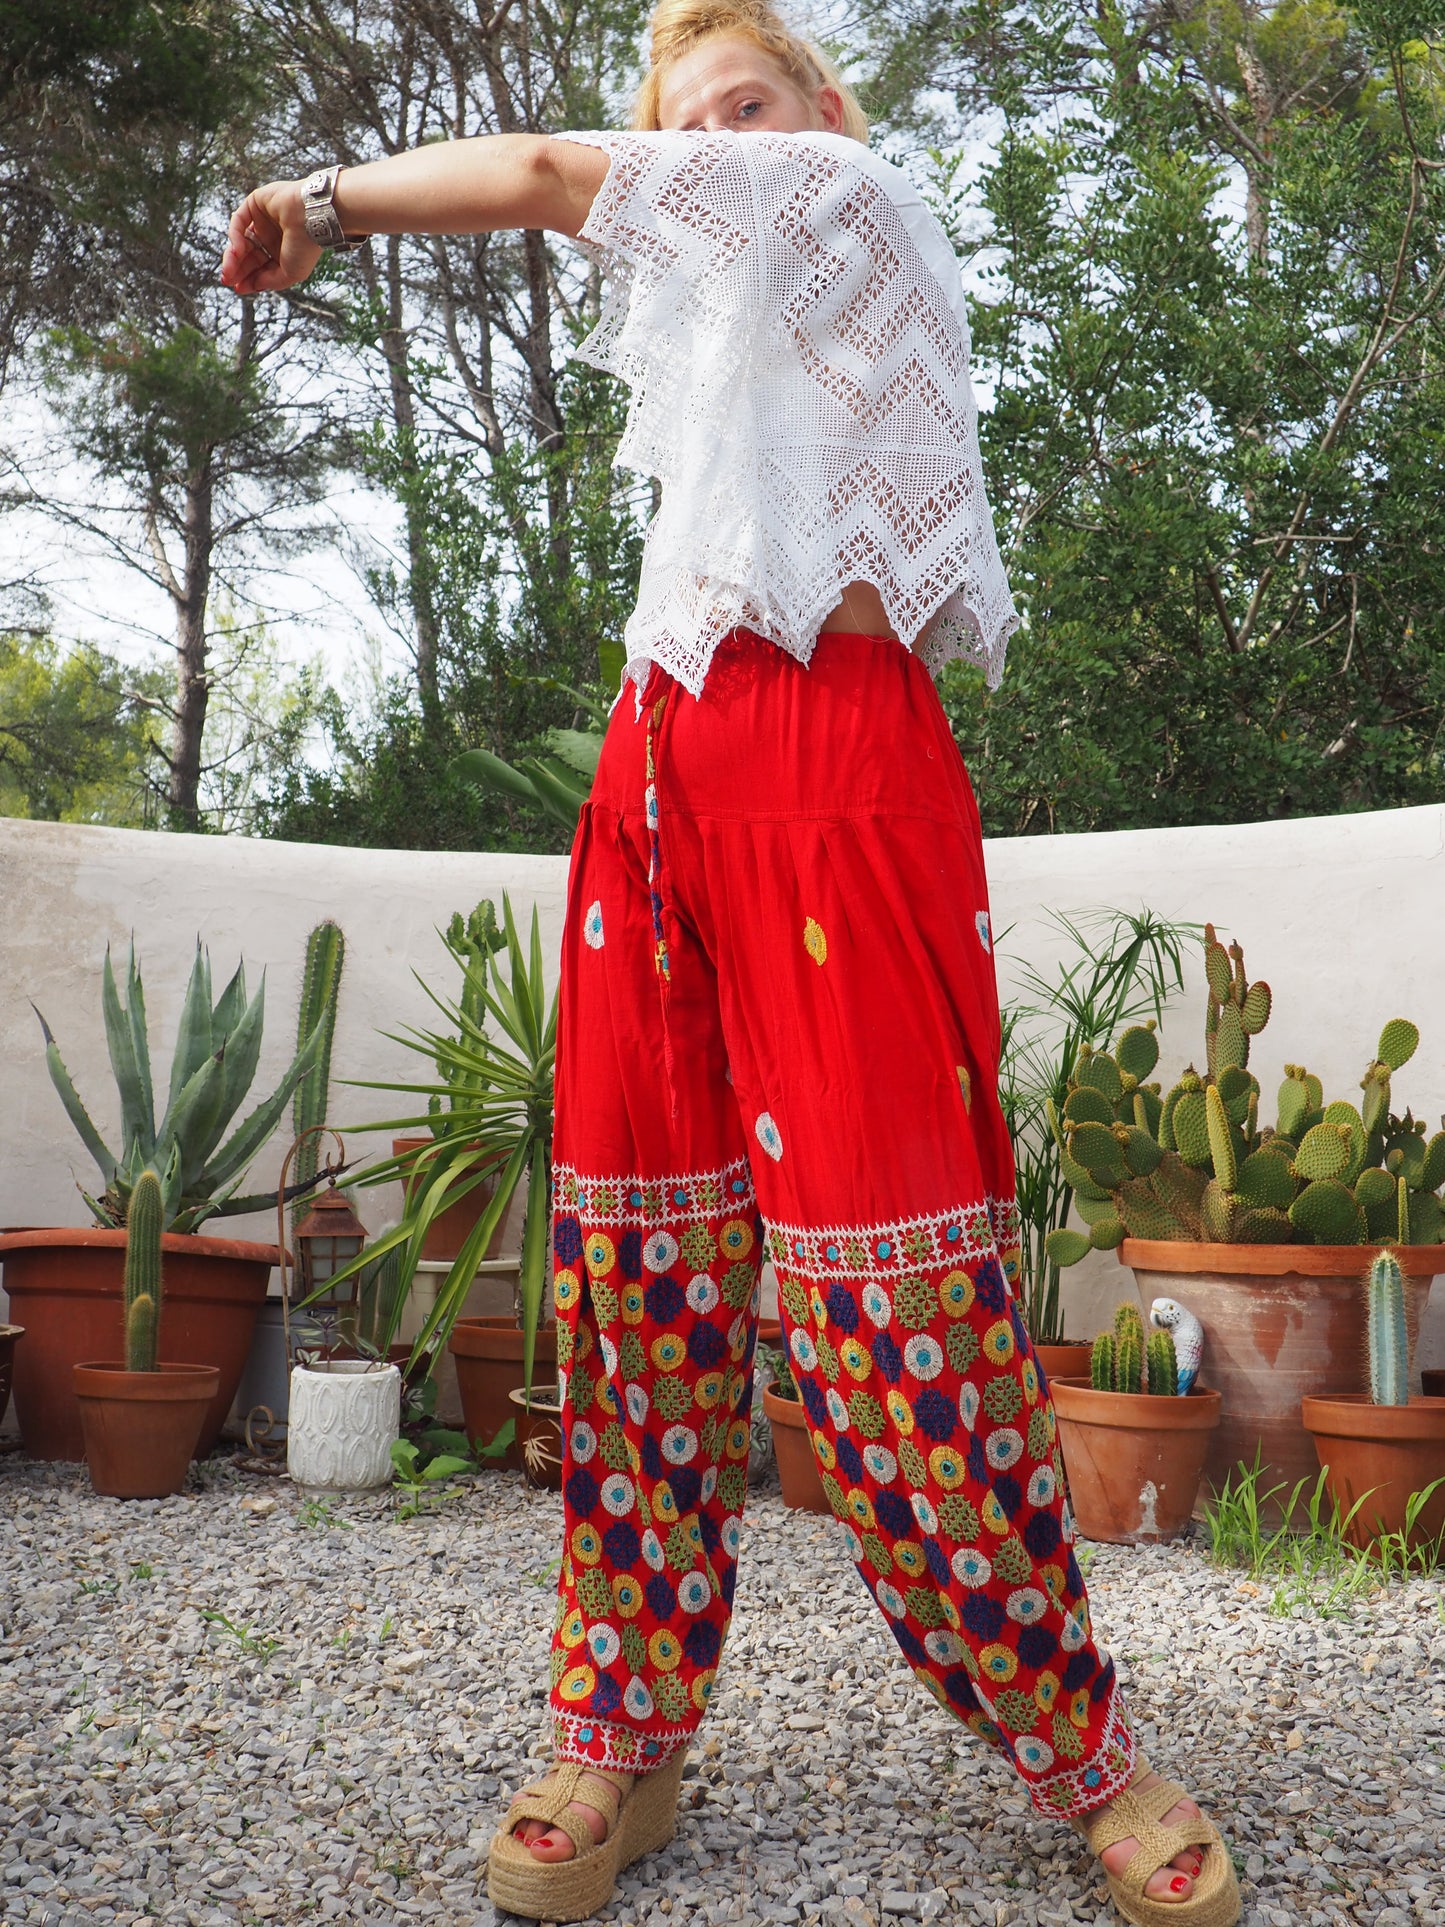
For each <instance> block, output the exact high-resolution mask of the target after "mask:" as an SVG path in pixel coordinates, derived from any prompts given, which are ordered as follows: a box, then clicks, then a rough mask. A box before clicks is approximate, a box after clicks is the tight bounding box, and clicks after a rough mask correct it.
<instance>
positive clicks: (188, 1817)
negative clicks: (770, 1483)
mask: <svg viewBox="0 0 1445 1927" xmlns="http://www.w3.org/2000/svg"><path fill="white" fill-rule="evenodd" d="M195 1486H196V1489H195V1490H194V1491H192V1492H189V1493H188V1494H187V1495H185V1496H184V1497H181V1498H177V1499H170V1500H165V1501H162V1502H157V1503H154V1504H129V1505H121V1504H117V1503H114V1502H109V1501H106V1500H100V1499H96V1498H94V1497H93V1496H92V1495H91V1493H90V1490H89V1487H88V1484H87V1482H86V1478H85V1473H84V1471H83V1470H82V1469H80V1468H77V1467H71V1466H60V1467H56V1466H41V1465H32V1464H30V1463H29V1462H27V1461H25V1460H24V1459H22V1458H20V1457H19V1456H17V1455H7V1456H6V1457H4V1458H3V1459H0V1918H3V1921H4V1923H5V1927H21V1923H31V1922H48V1923H66V1927H69V1924H70V1923H79V1922H111V1921H114V1922H137V1921H141V1920H149V1919H159V1920H164V1921H172V1922H191V1923H195V1927H223V1923H224V1927H232V1924H233V1923H250V1922H292V1921H296V1922H301V1921H306V1922H312V1921H326V1920H339V1921H343V1922H353V1921H356V1922H361V1921H374V1922H398V1921H404V1920H424V1921H428V1922H435V1923H437V1924H438V1927H441V1924H442V1923H452V1922H456V1923H461V1922H467V1923H471V1922H477V1923H489V1922H491V1921H492V1920H493V1919H494V1914H493V1910H492V1908H491V1907H490V1906H489V1904H488V1903H487V1901H486V1899H485V1898H484V1897H483V1896H482V1895H481V1894H480V1893H479V1890H478V1873H479V1869H480V1867H481V1865H482V1861H483V1856H484V1852H485V1846H486V1841H487V1838H488V1836H489V1834H490V1832H491V1828H492V1820H493V1814H494V1812H495V1810H496V1808H497V1806H498V1804H499V1802H501V1801H502V1800H503V1799H504V1798H505V1797H506V1796H507V1794H508V1793H509V1792H510V1791H511V1790H512V1789H513V1788H514V1787H515V1786H516V1785H517V1784H519V1783H520V1778H521V1777H522V1774H521V1772H520V1771H519V1767H520V1763H521V1762H522V1760H523V1757H524V1756H525V1755H527V1754H529V1753H532V1754H536V1753H539V1752H540V1751H541V1731H542V1718H543V1709H544V1676H543V1664H544V1658H545V1646H546V1637H547V1628H548V1625H549V1620H550V1608H551V1599H552V1574H553V1570H554V1568H553V1563H552V1562H553V1558H554V1553H555V1548H556V1544H557V1539H558V1522H559V1518H560V1503H559V1502H558V1501H555V1500H552V1499H550V1498H541V1497H539V1496H538V1495H536V1494H533V1493H529V1492H528V1491H526V1490H525V1488H524V1487H523V1486H522V1484H521V1482H520V1480H519V1479H517V1478H515V1477H514V1476H512V1475H509V1474H489V1475H487V1476H485V1477H484V1479H483V1480H482V1481H481V1482H479V1483H478V1484H476V1485H474V1486H472V1487H470V1488H468V1489H467V1490H466V1491H465V1492H464V1493H463V1495H462V1496H460V1497H459V1498H456V1499H454V1500H452V1501H450V1502H449V1503H448V1504H447V1505H446V1507H445V1509H443V1510H441V1511H439V1512H437V1513H436V1514H434V1515H433V1516H430V1517H426V1518H419V1519H413V1520H408V1521H399V1520H397V1519H396V1518H395V1517H394V1516H393V1512H392V1507H391V1503H390V1500H389V1499H388V1498H385V1497H378V1498H362V1499H345V1500H341V1501H338V1502H337V1503H335V1504H334V1505H333V1506H332V1507H330V1508H329V1509H323V1508H319V1507H317V1506H316V1505H308V1504H307V1503H306V1502H304V1501H303V1500H302V1499H301V1498H300V1495H299V1494H297V1493H296V1492H295V1491H294V1490H293V1489H292V1488H291V1487H290V1486H289V1485H288V1484H286V1483H285V1482H284V1481H279V1480H267V1479H262V1478H258V1477H255V1476H253V1475H248V1474H246V1473H243V1472H240V1471H238V1470H236V1469H235V1468H233V1467H232V1466H230V1465H229V1464H227V1463H225V1462H224V1461H220V1460H214V1461H212V1462H210V1463H209V1464H208V1465H207V1466H205V1467H204V1468H203V1469H202V1470H201V1471H200V1472H199V1473H198V1474H196V1475H195ZM258 1502H259V1504H258ZM248 1505H249V1507H254V1508H256V1509H248ZM1090 1583H1091V1587H1092V1590H1093V1596H1094V1601H1095V1607H1096V1612H1097V1617H1098V1620H1099V1623H1100V1626H1101V1628H1102V1630H1103V1633H1104V1636H1105V1638H1106V1639H1107V1641H1108V1643H1109V1644H1110V1645H1111V1646H1112V1648H1113V1650H1114V1651H1115V1653H1116V1655H1117V1656H1118V1659H1119V1662H1120V1668H1121V1671H1122V1673H1123V1675H1124V1677H1125V1678H1126V1680H1128V1681H1130V1682H1131V1684H1132V1689H1133V1691H1132V1699H1133V1705H1134V1709H1135V1714H1136V1718H1137V1719H1138V1721H1139V1723H1140V1725H1141V1728H1142V1731H1143V1736H1144V1739H1145V1742H1146V1745H1147V1746H1148V1748H1149V1751H1150V1753H1151V1754H1152V1755H1153V1756H1154V1757H1155V1759H1156V1760H1157V1762H1158V1763H1159V1764H1161V1765H1165V1766H1167V1767H1169V1768H1171V1769H1173V1770H1175V1771H1177V1772H1178V1773H1180V1774H1181V1776H1182V1777H1185V1778H1187V1779H1189V1780H1190V1781H1191V1782H1192V1784H1193V1785H1194V1787H1195V1788H1196V1789H1197V1790H1198V1792H1199V1793H1200V1794H1201V1795H1202V1797H1203V1798H1204V1800H1205V1802H1206V1803H1207V1804H1208V1806H1209V1807H1210V1808H1211V1809H1212V1810H1213V1812H1214V1813H1215V1814H1216V1816H1217V1817H1218V1818H1219V1819H1220V1820H1221V1822H1222V1823H1223V1825H1224V1827H1225V1829H1226V1831H1227V1833H1228V1834H1229V1836H1230V1838H1231V1839H1232V1842H1233V1845H1234V1849H1235V1852H1236V1855H1237V1858H1238V1862H1239V1866H1240V1870H1241V1874H1242V1876H1243V1879H1244V1883H1245V1885H1244V1891H1245V1909H1246V1912H1245V1918H1246V1921H1247V1922H1250V1923H1252V1927H1276V1924H1277V1927H1286V1923H1294V1922H1307V1923H1311V1927H1314V1924H1315V1923H1319V1924H1321V1927H1322V1924H1323V1923H1327V1922H1334V1921H1351V1922H1373V1923H1375V1927H1406V1923H1409V1922H1415V1921H1421V1922H1429V1923H1441V1924H1442V1927H1445V1879H1442V1854H1441V1838H1442V1834H1445V1614H1442V1600H1441V1592H1440V1589H1439V1587H1438V1586H1436V1585H1434V1584H1426V1583H1424V1582H1421V1581H1415V1582H1411V1583H1409V1584H1406V1585H1400V1584H1396V1585H1394V1586H1392V1587H1391V1588H1390V1589H1389V1590H1388V1592H1384V1593H1380V1594H1377V1595H1376V1597H1375V1598H1373V1599H1371V1600H1368V1601H1366V1602H1363V1603H1361V1604H1359V1605H1356V1606H1354V1607H1353V1608H1352V1609H1351V1610H1350V1612H1349V1614H1348V1616H1346V1617H1343V1618H1330V1619H1324V1618H1320V1617H1318V1616H1310V1617H1299V1618H1287V1617H1281V1616H1278V1615H1275V1614H1272V1613H1271V1611H1270V1600H1269V1597H1268V1595H1267V1594H1265V1593H1259V1592H1257V1591H1256V1590H1254V1589H1249V1588H1246V1587H1244V1586H1242V1585H1241V1583H1240V1581H1239V1579H1238V1576H1237V1575H1235V1574H1230V1573H1219V1572H1216V1571H1214V1570H1213V1569H1212V1568H1211V1567H1210V1566H1209V1565H1208V1564H1207V1563H1206V1561H1205V1560H1204V1558H1203V1557H1202V1555H1201V1554H1200V1552H1199V1551H1198V1550H1197V1549H1196V1548H1192V1547H1189V1546H1176V1547H1169V1548H1165V1549H1159V1550H1153V1551H1149V1552H1130V1551H1125V1550H1120V1549H1114V1548H1108V1547H1101V1548H1098V1549H1097V1551H1096V1553H1095V1555H1094V1559H1093V1564H1092V1567H1091V1570H1090ZM721 1684H722V1686H723V1689H724V1690H723V1691H722V1693H721V1698H720V1701H719V1703H718V1705H717V1708H716V1710H715V1711H714V1712H713V1713H712V1715H711V1716H710V1717H709V1720H708V1723H707V1726H706V1727H705V1729H704V1739H703V1742H702V1744H701V1745H700V1747H699V1748H698V1749H696V1751H695V1755H694V1761H693V1764H692V1766H691V1767H690V1769H689V1772H690V1775H691V1776H692V1777H690V1778H689V1779H688V1781H687V1783H686V1792H685V1797H684V1807H685V1811H684V1814H683V1817H682V1822H681V1827H680V1831H679V1835H678V1838H677V1840H676V1841H675V1842H674V1843H673V1845H672V1846H671V1847H670V1848H669V1849H668V1850H667V1851H666V1852H665V1853H662V1854H659V1855H656V1856H654V1857H653V1858H651V1859H650V1860H647V1861H644V1862H642V1863H640V1864H639V1866H638V1867H636V1868H634V1869H633V1870H632V1871H631V1872H630V1873H629V1874H627V1875H625V1876H624V1879H623V1882H622V1884H621V1886H620V1888H619V1891H618V1894H617V1897H616V1898H615V1900H614V1901H613V1903H612V1905H611V1907H610V1908H609V1910H608V1912H607V1914H606V1916H605V1917H606V1919H608V1920H609V1921H611V1922H614V1923H618V1927H621V1924H622V1923H627V1924H628V1927H644V1923H646V1927H662V1924H663V1923H667V1927H679V1923H681V1922H687V1923H689V1924H690V1927H691V1924H692V1923H699V1924H700V1923H704V1922H706V1923H708V1924H709V1927H711V1923H715V1922H720V1921H757V1922H763V1921H777V1922H800V1923H811V1922H824V1923H828V1927H854V1924H855V1923H856V1927H867V1924H868V1923H871V1924H872V1927H890V1924H891V1927H908V1923H909V1922H911V1921H914V1920H921V1921H927V1920H943V1921H949V1922H954V1921H957V1922H960V1923H964V1924H965V1927H973V1923H978V1924H979V1927H1011V1924H1012V1923H1015V1922H1019V1923H1029V1927H1033V1923H1036V1922H1037V1923H1042V1924H1043V1927H1064V1924H1065V1923H1067V1922H1070V1921H1096V1920H1097V1921H1106V1920H1111V1919H1112V1918H1113V1916H1112V1914H1111V1912H1110V1910H1109V1909H1108V1907H1107V1904H1106V1901H1105V1895H1104V1888H1103V1886H1102V1884H1101V1883H1100V1882H1099V1881H1098V1880H1096V1878H1095V1873H1094V1866H1093V1863H1092V1862H1091V1861H1090V1860H1089V1859H1088V1858H1087V1856H1086V1855H1084V1854H1083V1853H1082V1851H1081V1849H1080V1843H1079V1842H1078V1841H1077V1840H1076V1839H1075V1837H1074V1836H1073V1835H1072V1834H1070V1833H1068V1832H1067V1831H1066V1830H1064V1829H1063V1828H1061V1827H1059V1826H1058V1825H1055V1824H1053V1823H1049V1822H1045V1821H1042V1820H1039V1819H1036V1818H1034V1817H1033V1815H1032V1814H1031V1812H1030V1810H1029V1809H1028V1807H1027V1805H1026V1803H1025V1802H1024V1801H1023V1799H1022V1798H1021V1797H1020V1795H1019V1793H1018V1792H1017V1791H1016V1788H1015V1785H1014V1783H1013V1782H1012V1781H1011V1779H1010V1777H1009V1776H1008V1774H1007V1772H1006V1770H1005V1769H1004V1768H1003V1767H1002V1766H1001V1765H999V1764H997V1763H995V1761H994V1760H993V1759H992V1758H990V1757H986V1756H985V1755H984V1753H983V1751H982V1749H980V1748H978V1747H976V1746H974V1745H973V1744H972V1743H971V1742H968V1741H966V1740H964V1739H963V1738H962V1736H961V1735H960V1733H959V1730H958V1729H957V1728H956V1727H953V1726H951V1725H950V1724H949V1722H948V1721H947V1720H946V1719H945V1717H944V1716H943V1714H942V1713H941V1712H940V1711H939V1710H938V1709H937V1708H936V1707H934V1706H933V1704H932V1702H930V1701H929V1700H927V1699H926V1698H925V1696H924V1695H923V1694H922V1693H921V1692H920V1691H919V1690H918V1688H917V1687H916V1686H915V1685H914V1684H913V1682H912V1680H911V1678H910V1676H909V1674H908V1672H907V1669H906V1668H905V1666H904V1665H903V1663H902V1661H901V1659H900V1658H899V1657H898V1655H897V1653H896V1651H895V1650H894V1648H893V1647H892V1645H891V1643H890V1642H888V1641H887V1640H886V1638H885V1636H884V1634H883V1631H882V1628H881V1622H879V1621H877V1620H876V1619H875V1616H874V1614H873V1609H872V1607H871V1605H870V1604H869V1602H868V1601H867V1599H866V1597H865V1595H864V1593H863V1591H862V1588H861V1586H860V1585H859V1583H858V1580H857V1577H856V1575H855V1574H854V1573H853V1572H852V1570H851V1568H850V1567H849V1566H848V1565H847V1563H846V1560H845V1559H844V1557H843V1554H842V1550H841V1547H840V1545H839V1543H838V1540H837V1536H836V1533H835V1529H834V1527H833V1526H832V1524H831V1522H826V1521H823V1520H819V1519H815V1518H812V1517H809V1516H807V1515H804V1514H799V1513H790V1512H788V1511H786V1510H785V1509H784V1507H783V1505H782V1503H781V1501H780V1500H779V1499H778V1497H777V1495H776V1492H775V1491H769V1490H766V1489H765V1490H764V1491H762V1492H761V1493H759V1494H758V1495H756V1497H755V1502H754V1504H753V1506H752V1509H751V1511H750V1515H749V1525H748V1530H747V1533H746V1537H745V1542H744V1551H743V1571H742V1583H741V1585H740V1587H739V1611H738V1615H737V1621H736V1624H735V1627H734V1631H733V1635H732V1638H731V1640H730V1642H729V1646H728V1652H727V1658H726V1661H725V1664H724V1672H723V1680H722V1682H721ZM535 1770H536V1769H535V1765H532V1764H529V1765H528V1767H527V1769H526V1772H527V1776H528V1777H530V1775H531V1774H532V1773H534V1772H535Z"/></svg>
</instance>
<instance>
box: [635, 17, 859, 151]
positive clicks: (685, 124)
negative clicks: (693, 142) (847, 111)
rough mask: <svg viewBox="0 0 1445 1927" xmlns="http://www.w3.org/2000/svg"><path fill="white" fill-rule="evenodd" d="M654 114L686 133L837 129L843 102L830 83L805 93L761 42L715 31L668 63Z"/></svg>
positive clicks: (841, 122) (662, 125) (785, 131)
mask: <svg viewBox="0 0 1445 1927" xmlns="http://www.w3.org/2000/svg"><path fill="white" fill-rule="evenodd" d="M657 118H658V124H659V126H661V127H666V128H677V129H680V130H681V131H682V132H684V133H689V134H696V133H704V134H717V133H723V132H731V133H734V134H753V133H763V134H806V133H810V132H813V133H816V132H821V131H823V130H825V129H826V130H827V131H828V132H831V133H837V132H838V131H839V129H840V128H841V127H842V125H843V104H842V102H841V101H840V100H839V98H838V95H837V93H836V92H835V91H834V89H833V88H831V87H823V88H821V89H820V90H819V92H818V95H817V98H816V99H815V100H810V99H808V98H807V96H806V95H804V94H801V93H800V92H799V91H798V89H797V87H796V86H794V84H793V82H792V80H790V79H789V77H788V75H787V74H786V73H784V71H783V69H782V68H781V67H779V66H778V65H777V63H776V62H775V61H774V60H772V59H771V58H770V57H769V56H768V55H767V54H765V53H764V52H763V50H762V48H761V47H756V46H754V45H753V43H752V42H751V41H750V40H744V39H742V38H740V37H739V36H738V35H736V34H717V35H715V36H714V37H713V38H712V39H710V40H705V41H703V43H702V45H701V46H700V47H694V48H693V49H692V51H691V52H690V53H685V54H683V55H682V56H681V58H680V59H678V60H675V61H674V62H673V63H672V65H671V66H670V67H669V68H668V70H667V74H666V77H665V78H664V80H663V83H662V88H661V92H660V94H659V97H658V103H657Z"/></svg>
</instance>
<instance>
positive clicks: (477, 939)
mask: <svg viewBox="0 0 1445 1927" xmlns="http://www.w3.org/2000/svg"><path fill="white" fill-rule="evenodd" d="M442 941H443V942H444V943H445V944H446V947H447V949H448V950H450V951H451V953H452V955H453V956H454V957H455V958H456V960H457V962H458V963H459V964H460V965H461V968H462V989H461V995H460V996H459V997H458V999H457V1008H458V1010H459V1012H460V1016H461V1026H462V1034H463V1035H464V1036H465V1035H468V1034H472V1035H474V1034H475V1033H476V1032H477V1031H480V1030H481V1029H482V1027H483V1021H484V1019H485V1017H486V1010H487V995H488V986H489V984H490V982H491V969H490V965H491V959H492V958H493V957H494V956H495V955H496V954H497V952H498V951H500V950H502V949H504V948H505V946H506V942H507V937H506V932H505V931H504V930H503V929H502V928H501V926H500V925H499V924H498V922H497V911H496V906H495V905H494V904H493V903H492V901H491V899H490V898H489V897H483V899H482V901H481V902H480V903H479V904H478V905H477V907H476V909H475V910H473V911H472V913H471V915H470V916H469V917H467V918H466V920H465V921H463V919H462V913H461V911H460V910H456V911H453V913H452V919H451V922H450V923H449V924H448V925H447V927H446V930H445V932H444V934H443V938H442ZM436 1065H437V1070H438V1071H439V1072H440V1074H441V1076H442V1077H443V1078H444V1079H445V1080H446V1083H447V1087H448V1089H447V1096H446V1099H445V1101H444V1100H443V1098H442V1097H441V1095H440V1094H439V1093H438V1094H436V1095H433V1096H432V1097H430V1098H428V1099H427V1114H428V1116H429V1117H430V1119H431V1128H432V1134H433V1136H435V1137H445V1136H446V1135H447V1134H448V1132H449V1130H450V1128H451V1113H452V1111H453V1110H454V1109H457V1108H462V1109H466V1108H468V1107H469V1106H470V1105H472V1104H474V1103H475V1102H476V1101H477V1100H478V1099H479V1098H481V1097H482V1095H483V1093H484V1092H485V1090H486V1086H487V1073H486V1072H485V1071H484V1070H482V1069H480V1068H479V1067H477V1066H475V1065H472V1064H459V1063H457V1062H455V1061H454V1060H453V1059H452V1058H450V1057H448V1056H446V1055H445V1054H441V1055H439V1056H438V1057H437V1060H436Z"/></svg>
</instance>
